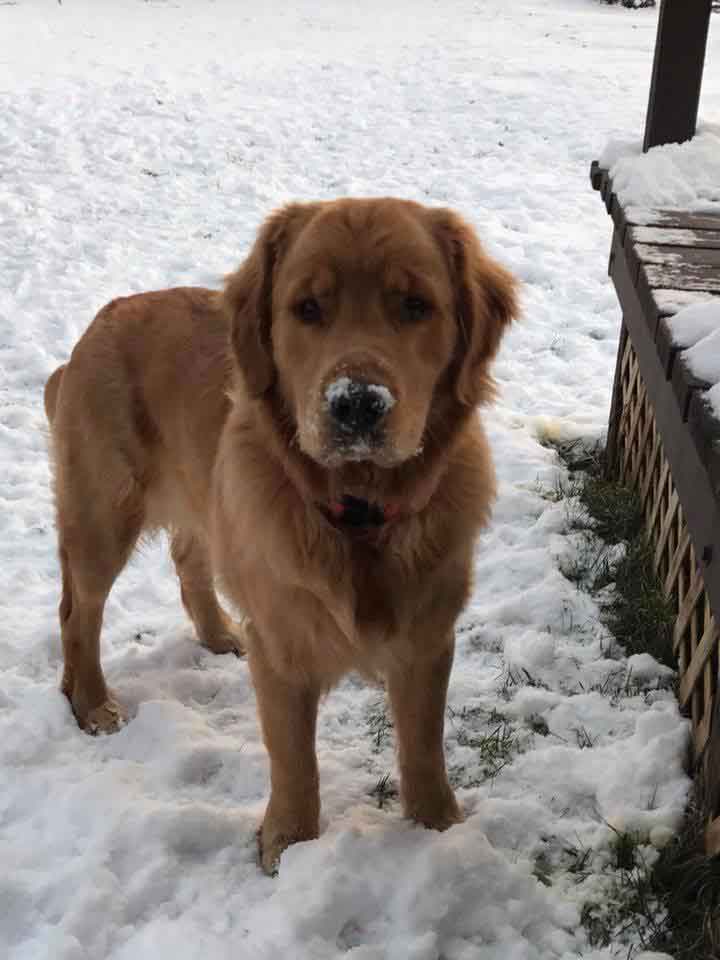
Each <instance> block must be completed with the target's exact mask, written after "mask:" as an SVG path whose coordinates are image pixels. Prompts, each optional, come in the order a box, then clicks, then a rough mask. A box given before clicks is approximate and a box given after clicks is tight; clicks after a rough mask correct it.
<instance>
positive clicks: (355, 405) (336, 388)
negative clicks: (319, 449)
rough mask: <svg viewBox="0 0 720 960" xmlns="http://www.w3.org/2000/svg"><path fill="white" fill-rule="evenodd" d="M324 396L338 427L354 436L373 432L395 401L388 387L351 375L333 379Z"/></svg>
mask: <svg viewBox="0 0 720 960" xmlns="http://www.w3.org/2000/svg"><path fill="white" fill-rule="evenodd" d="M325 398H326V400H327V403H328V409H329V411H330V416H331V417H332V419H333V422H334V424H335V426H336V427H337V429H338V430H340V431H341V432H342V433H344V434H348V435H353V436H360V435H364V434H369V433H372V432H373V430H375V429H376V428H377V427H378V426H379V425H380V423H381V421H382V420H383V419H384V418H385V417H386V416H387V414H388V413H389V412H390V410H391V409H392V407H393V405H394V403H395V398H394V396H393V395H392V393H391V392H390V390H388V388H387V387H385V386H383V385H381V384H378V383H367V382H366V381H364V380H354V379H350V377H339V378H338V379H337V380H334V381H333V382H332V383H331V384H330V385H329V386H328V388H327V390H326V391H325Z"/></svg>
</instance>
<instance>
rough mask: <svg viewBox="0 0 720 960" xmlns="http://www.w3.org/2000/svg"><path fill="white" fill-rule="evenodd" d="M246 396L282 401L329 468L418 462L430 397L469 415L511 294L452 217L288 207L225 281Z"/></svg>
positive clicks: (354, 207) (404, 204) (405, 206)
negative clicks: (271, 396) (448, 402)
mask: <svg viewBox="0 0 720 960" xmlns="http://www.w3.org/2000/svg"><path fill="white" fill-rule="evenodd" d="M224 302H225V308H226V310H227V311H228V312H229V313H230V316H231V318H232V339H233V346H234V350H235V353H236V356H237V361H238V363H239V366H240V369H241V371H242V373H243V376H244V379H245V384H246V387H247V390H248V392H249V393H250V394H251V395H252V396H255V397H261V396H264V395H265V394H267V393H269V392H271V391H272V392H276V393H278V394H279V395H280V397H281V399H282V402H283V404H284V407H285V409H286V410H287V413H288V415H289V417H290V418H291V419H292V421H293V429H294V430H295V432H296V438H297V442H298V443H299V446H300V448H301V449H302V451H303V452H304V453H305V454H306V455H307V456H308V457H310V458H311V459H312V460H314V461H315V462H316V463H318V464H320V465H321V466H324V467H336V466H341V465H343V464H345V463H349V462H352V461H362V462H367V463H371V464H374V465H375V466H377V467H395V466H398V465H399V464H402V463H404V462H405V461H407V460H409V459H411V458H413V457H414V456H415V455H416V454H418V453H419V452H420V451H421V450H422V448H423V444H424V442H425V439H426V434H427V431H428V428H429V424H430V422H431V417H432V408H433V405H434V404H435V403H436V402H437V398H438V394H440V393H442V394H445V395H449V396H451V397H452V401H453V405H454V406H455V408H456V409H457V408H458V407H461V408H462V407H464V408H466V409H468V408H472V407H474V406H475V405H477V404H478V403H482V402H484V401H485V400H486V399H487V398H488V397H489V395H490V392H491V383H492V382H491V380H490V377H489V373H488V367H489V364H490V361H491V360H492V358H493V356H494V355H495V353H496V351H497V348H498V345H499V343H500V339H501V337H502V334H503V332H504V330H505V328H506V327H507V325H508V324H509V322H510V321H511V319H512V318H513V316H514V315H515V314H516V311H517V302H516V296H515V282H514V280H513V278H512V277H511V276H510V274H509V273H507V271H506V270H504V269H503V268H502V267H501V266H500V265H499V264H497V263H495V262H494V261H493V260H491V259H490V258H489V257H488V256H486V254H485V253H484V252H483V250H482V248H481V246H480V243H479V241H478V239H477V237H476V235H475V233H474V231H473V230H472V229H471V228H470V227H469V226H468V224H467V223H465V222H464V221H463V220H462V219H461V218H460V217H459V216H457V214H455V213H453V212H452V211H450V210H445V209H432V208H426V207H423V206H421V205H419V204H416V203H411V202H408V201H402V200H395V199H344V200H337V201H332V202H327V203H308V204H291V205H290V206H287V207H285V208H283V209H281V210H279V211H277V212H276V213H274V214H273V215H272V216H271V217H270V218H269V219H268V220H267V221H266V223H265V224H264V225H263V227H262V228H261V230H260V233H259V235H258V238H257V241H256V243H255V246H254V247H253V250H252V252H251V253H250V256H249V257H248V259H247V260H246V261H245V262H244V263H243V264H242V265H241V267H240V269H239V270H238V271H237V272H236V273H234V274H232V275H231V276H230V277H229V278H228V281H227V284H226V287H225V293H224Z"/></svg>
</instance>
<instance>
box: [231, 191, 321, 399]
mask: <svg viewBox="0 0 720 960" xmlns="http://www.w3.org/2000/svg"><path fill="white" fill-rule="evenodd" d="M315 208H316V205H315V204H303V203H291V204H288V205H287V206H285V207H281V208H280V209H279V210H276V211H275V212H274V213H272V214H271V215H270V216H269V217H268V219H267V220H266V221H265V223H264V224H263V225H262V227H261V228H260V231H259V233H258V235H257V238H256V240H255V244H254V246H253V248H252V250H251V251H250V254H249V256H248V257H247V259H246V260H244V261H243V263H241V264H240V267H239V268H238V269H237V270H236V271H235V273H231V274H229V275H228V276H227V277H226V278H225V288H224V290H223V294H222V300H223V307H224V309H225V311H226V313H227V314H228V316H229V318H230V323H231V331H232V345H233V349H234V351H235V356H236V358H237V361H238V364H239V366H240V370H241V371H242V374H243V376H244V378H245V383H246V385H247V389H248V392H249V393H250V394H251V396H255V397H259V396H260V395H261V394H263V393H265V391H266V390H268V389H269V388H270V387H271V386H272V384H273V382H274V380H275V364H274V361H273V354H272V310H273V281H274V278H275V273H276V270H277V266H278V263H279V262H280V259H281V258H282V256H283V253H284V252H285V250H286V249H287V247H288V245H289V243H290V242H291V232H292V231H296V229H297V225H298V224H299V223H300V222H301V221H304V220H305V219H307V217H308V216H309V215H310V213H311V212H312V210H314V209H315Z"/></svg>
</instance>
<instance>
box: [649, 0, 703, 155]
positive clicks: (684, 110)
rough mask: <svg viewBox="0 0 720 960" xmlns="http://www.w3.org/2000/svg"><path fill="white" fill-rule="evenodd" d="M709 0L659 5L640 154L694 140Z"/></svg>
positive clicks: (665, 0) (669, 1)
mask: <svg viewBox="0 0 720 960" xmlns="http://www.w3.org/2000/svg"><path fill="white" fill-rule="evenodd" d="M711 8H712V0H662V6H661V7H660V16H659V17H658V30H657V40H656V41H655V60H654V62H653V72H652V84H651V86H650V101H649V103H648V111H647V118H646V121H645V142H644V144H643V150H649V149H650V147H656V146H658V144H661V143H682V142H683V141H684V140H690V139H691V138H692V137H693V136H694V135H695V124H696V122H697V111H698V102H699V100H700V85H701V83H702V74H703V63H704V60H705V45H706V43H707V35H708V25H709V23H710V11H711Z"/></svg>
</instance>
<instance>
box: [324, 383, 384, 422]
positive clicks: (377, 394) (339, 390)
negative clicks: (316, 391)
mask: <svg viewBox="0 0 720 960" xmlns="http://www.w3.org/2000/svg"><path fill="white" fill-rule="evenodd" d="M363 389H364V390H367V391H368V392H369V393H371V394H372V395H373V396H374V398H375V400H376V402H377V404H378V406H379V408H380V409H382V410H383V411H384V412H385V413H388V412H389V411H390V410H392V408H393V407H394V406H395V397H394V396H393V395H392V393H391V392H390V391H389V390H388V388H387V387H386V386H384V385H383V384H381V383H367V384H363ZM356 391H357V385H356V384H355V383H354V381H353V380H351V379H350V377H338V378H337V379H336V380H333V382H332V383H330V384H328V386H327V389H326V390H325V400H326V402H327V403H328V404H332V403H334V402H335V401H336V400H339V399H340V398H341V397H344V398H347V399H352V397H353V394H354V393H355V392H356Z"/></svg>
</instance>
